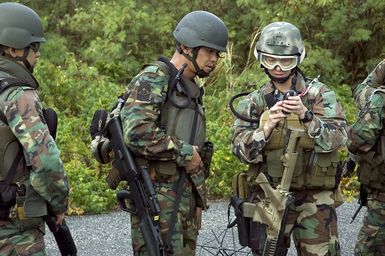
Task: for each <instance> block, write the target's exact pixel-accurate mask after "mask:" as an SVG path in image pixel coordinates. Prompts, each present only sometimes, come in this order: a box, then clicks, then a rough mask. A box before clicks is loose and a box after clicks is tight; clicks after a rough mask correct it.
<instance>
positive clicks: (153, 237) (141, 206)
mask: <svg viewBox="0 0 385 256" xmlns="http://www.w3.org/2000/svg"><path fill="white" fill-rule="evenodd" d="M104 136H105V137H107V138H108V139H109V140H110V147H111V149H112V150H113V152H114V160H113V162H112V164H113V165H114V166H115V167H116V168H117V169H118V170H119V173H120V175H121V177H123V178H124V179H125V180H126V181H127V182H128V185H129V191H128V190H122V191H119V192H118V193H117V200H118V202H119V204H120V207H121V208H122V210H124V211H127V212H130V213H132V214H135V215H136V216H138V218H139V219H140V223H139V227H140V230H141V232H142V235H143V238H144V241H145V243H146V246H147V249H148V252H149V254H150V255H151V256H162V255H166V248H165V247H164V246H163V242H162V239H161V235H160V228H159V223H158V221H159V212H160V207H159V204H158V202H157V197H156V193H155V190H154V187H153V185H152V181H151V179H150V176H149V174H148V172H147V170H146V169H142V168H138V167H137V165H136V163H135V159H134V157H133V155H132V153H131V152H130V151H129V150H128V148H127V146H126V145H125V143H124V139H123V133H122V127H121V122H120V118H119V117H113V118H111V120H110V121H109V123H108V125H107V127H106V130H105V131H104ZM127 199H128V200H130V206H131V208H130V207H128V206H127V204H126V200H127Z"/></svg>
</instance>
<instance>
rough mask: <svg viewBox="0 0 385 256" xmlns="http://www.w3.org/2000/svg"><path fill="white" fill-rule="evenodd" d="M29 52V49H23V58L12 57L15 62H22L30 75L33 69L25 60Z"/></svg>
mask: <svg viewBox="0 0 385 256" xmlns="http://www.w3.org/2000/svg"><path fill="white" fill-rule="evenodd" d="M29 50H30V49H29V47H26V48H24V52H23V56H21V57H19V56H16V57H14V59H15V60H17V61H21V62H23V64H24V66H25V68H26V69H28V70H29V72H31V73H32V72H33V67H32V66H31V64H30V63H29V61H28V60H27V57H28V53H29Z"/></svg>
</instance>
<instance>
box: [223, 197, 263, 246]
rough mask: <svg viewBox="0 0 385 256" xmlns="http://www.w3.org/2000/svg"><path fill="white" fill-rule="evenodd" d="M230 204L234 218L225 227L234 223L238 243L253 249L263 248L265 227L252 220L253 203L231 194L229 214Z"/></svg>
mask: <svg viewBox="0 0 385 256" xmlns="http://www.w3.org/2000/svg"><path fill="white" fill-rule="evenodd" d="M230 206H233V208H234V211H235V216H236V219H235V220H234V221H233V222H232V223H229V225H228V226H227V227H228V228H231V227H233V226H235V224H236V225H237V229H238V240H239V244H240V245H242V246H247V247H249V248H251V249H253V250H255V251H260V250H263V247H264V244H265V241H266V228H267V227H266V225H265V224H262V223H259V222H254V221H253V214H254V211H255V208H256V206H255V204H253V203H247V202H244V201H243V200H242V199H240V198H239V197H237V196H236V195H233V196H232V197H231V200H230V204H229V210H228V215H230Z"/></svg>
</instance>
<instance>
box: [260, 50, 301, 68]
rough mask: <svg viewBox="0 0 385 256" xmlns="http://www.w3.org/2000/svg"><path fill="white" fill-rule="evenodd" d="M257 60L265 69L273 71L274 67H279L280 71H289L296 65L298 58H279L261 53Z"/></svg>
mask: <svg viewBox="0 0 385 256" xmlns="http://www.w3.org/2000/svg"><path fill="white" fill-rule="evenodd" d="M259 60H260V61H261V64H262V66H264V67H265V68H267V69H274V68H275V67H276V66H279V67H280V68H281V70H282V71H289V70H292V69H293V68H295V67H296V66H297V65H298V63H299V56H295V55H293V56H279V55H272V54H267V53H263V52H262V53H260V58H259Z"/></svg>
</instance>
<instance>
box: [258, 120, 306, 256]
mask: <svg viewBox="0 0 385 256" xmlns="http://www.w3.org/2000/svg"><path fill="white" fill-rule="evenodd" d="M286 131H287V132H289V133H290V135H289V142H288V145H287V148H286V152H285V155H284V156H283V159H282V161H283V165H284V166H285V168H284V172H283V176H282V180H281V183H280V184H279V185H278V186H277V188H276V189H274V188H273V187H272V186H271V185H270V183H269V181H268V179H267V178H266V176H265V174H264V173H262V172H261V173H260V174H259V175H258V176H257V178H256V183H257V184H258V185H259V186H260V187H261V188H262V190H263V192H264V194H265V198H263V199H262V200H261V201H259V202H258V203H256V210H255V215H254V219H257V220H258V221H260V222H261V223H262V224H265V225H267V228H266V232H267V234H266V235H267V236H266V242H265V245H264V248H263V254H262V255H263V256H279V255H286V253H287V249H286V248H283V247H282V246H281V245H282V242H283V238H284V229H285V226H286V221H287V217H288V212H289V206H290V205H291V204H292V203H293V202H294V196H293V195H292V193H291V192H290V191H289V189H290V185H291V181H292V178H293V173H294V169H295V166H296V163H297V157H298V152H297V149H298V145H299V141H300V139H301V136H303V135H304V134H305V130H304V129H300V128H288V129H287V130H286Z"/></svg>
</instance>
